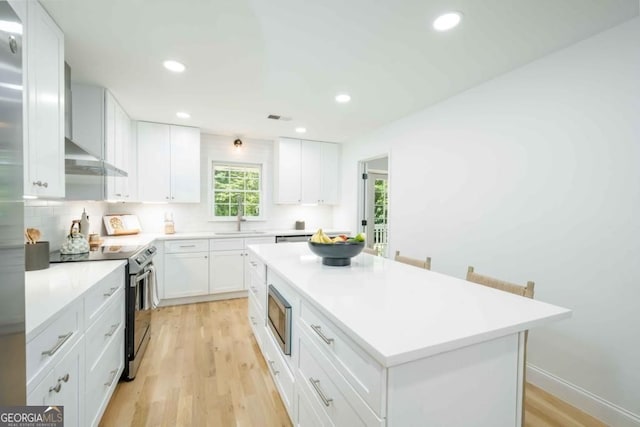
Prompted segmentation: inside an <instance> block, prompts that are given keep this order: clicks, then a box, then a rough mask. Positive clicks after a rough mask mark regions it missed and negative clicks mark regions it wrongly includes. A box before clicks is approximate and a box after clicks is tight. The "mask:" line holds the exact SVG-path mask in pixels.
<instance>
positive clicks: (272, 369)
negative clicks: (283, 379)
mask: <svg viewBox="0 0 640 427" xmlns="http://www.w3.org/2000/svg"><path fill="white" fill-rule="evenodd" d="M268 362H269V367H270V368H271V372H273V375H278V374H279V373H280V371H276V369H275V368H274V367H273V364H274V363H276V362H275V361H273V360H269V361H268Z"/></svg>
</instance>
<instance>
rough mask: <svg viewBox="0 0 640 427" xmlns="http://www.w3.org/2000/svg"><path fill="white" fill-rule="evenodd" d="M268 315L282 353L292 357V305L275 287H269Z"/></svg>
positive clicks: (270, 326) (270, 327)
mask: <svg viewBox="0 0 640 427" xmlns="http://www.w3.org/2000/svg"><path fill="white" fill-rule="evenodd" d="M267 314H268V318H269V323H268V324H269V329H271V332H272V333H273V337H274V338H275V339H276V342H277V343H278V345H279V346H280V348H281V349H282V352H283V353H284V354H286V355H291V305H289V303H288V302H287V300H286V299H284V297H283V296H282V295H281V294H280V292H278V290H277V289H276V288H275V287H274V286H273V285H269V298H268V303H267Z"/></svg>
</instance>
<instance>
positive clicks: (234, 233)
mask: <svg viewBox="0 0 640 427" xmlns="http://www.w3.org/2000/svg"><path fill="white" fill-rule="evenodd" d="M265 233H266V231H222V232H219V233H216V234H217V235H219V236H245V235H252V234H265Z"/></svg>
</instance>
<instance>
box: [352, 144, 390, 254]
mask: <svg viewBox="0 0 640 427" xmlns="http://www.w3.org/2000/svg"><path fill="white" fill-rule="evenodd" d="M359 170H360V173H359V180H360V185H359V194H360V198H359V200H360V203H358V205H359V206H358V222H359V225H360V227H361V231H362V232H363V233H365V235H366V245H367V247H369V248H372V249H373V250H375V251H376V252H377V253H378V255H382V256H386V255H387V250H388V246H389V227H388V218H389V157H388V156H387V155H383V156H379V157H375V158H372V159H367V160H361V161H360V162H359Z"/></svg>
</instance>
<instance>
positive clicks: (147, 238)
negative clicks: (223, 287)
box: [103, 229, 350, 246]
mask: <svg viewBox="0 0 640 427" xmlns="http://www.w3.org/2000/svg"><path fill="white" fill-rule="evenodd" d="M316 231H317V230H290V229H289V230H247V231H242V232H241V233H236V232H233V231H230V232H224V231H218V232H216V231H192V232H184V233H175V234H162V233H143V234H133V235H129V236H105V237H103V239H104V243H103V245H104V246H112V245H134V246H135V245H139V246H142V245H148V244H149V243H151V242H153V241H154V240H182V239H233V238H246V237H249V238H250V237H269V236H299V235H312V234H314V233H315V232H316ZM325 232H326V233H328V234H350V232H349V231H345V230H344V229H342V230H341V229H327V230H325Z"/></svg>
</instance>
